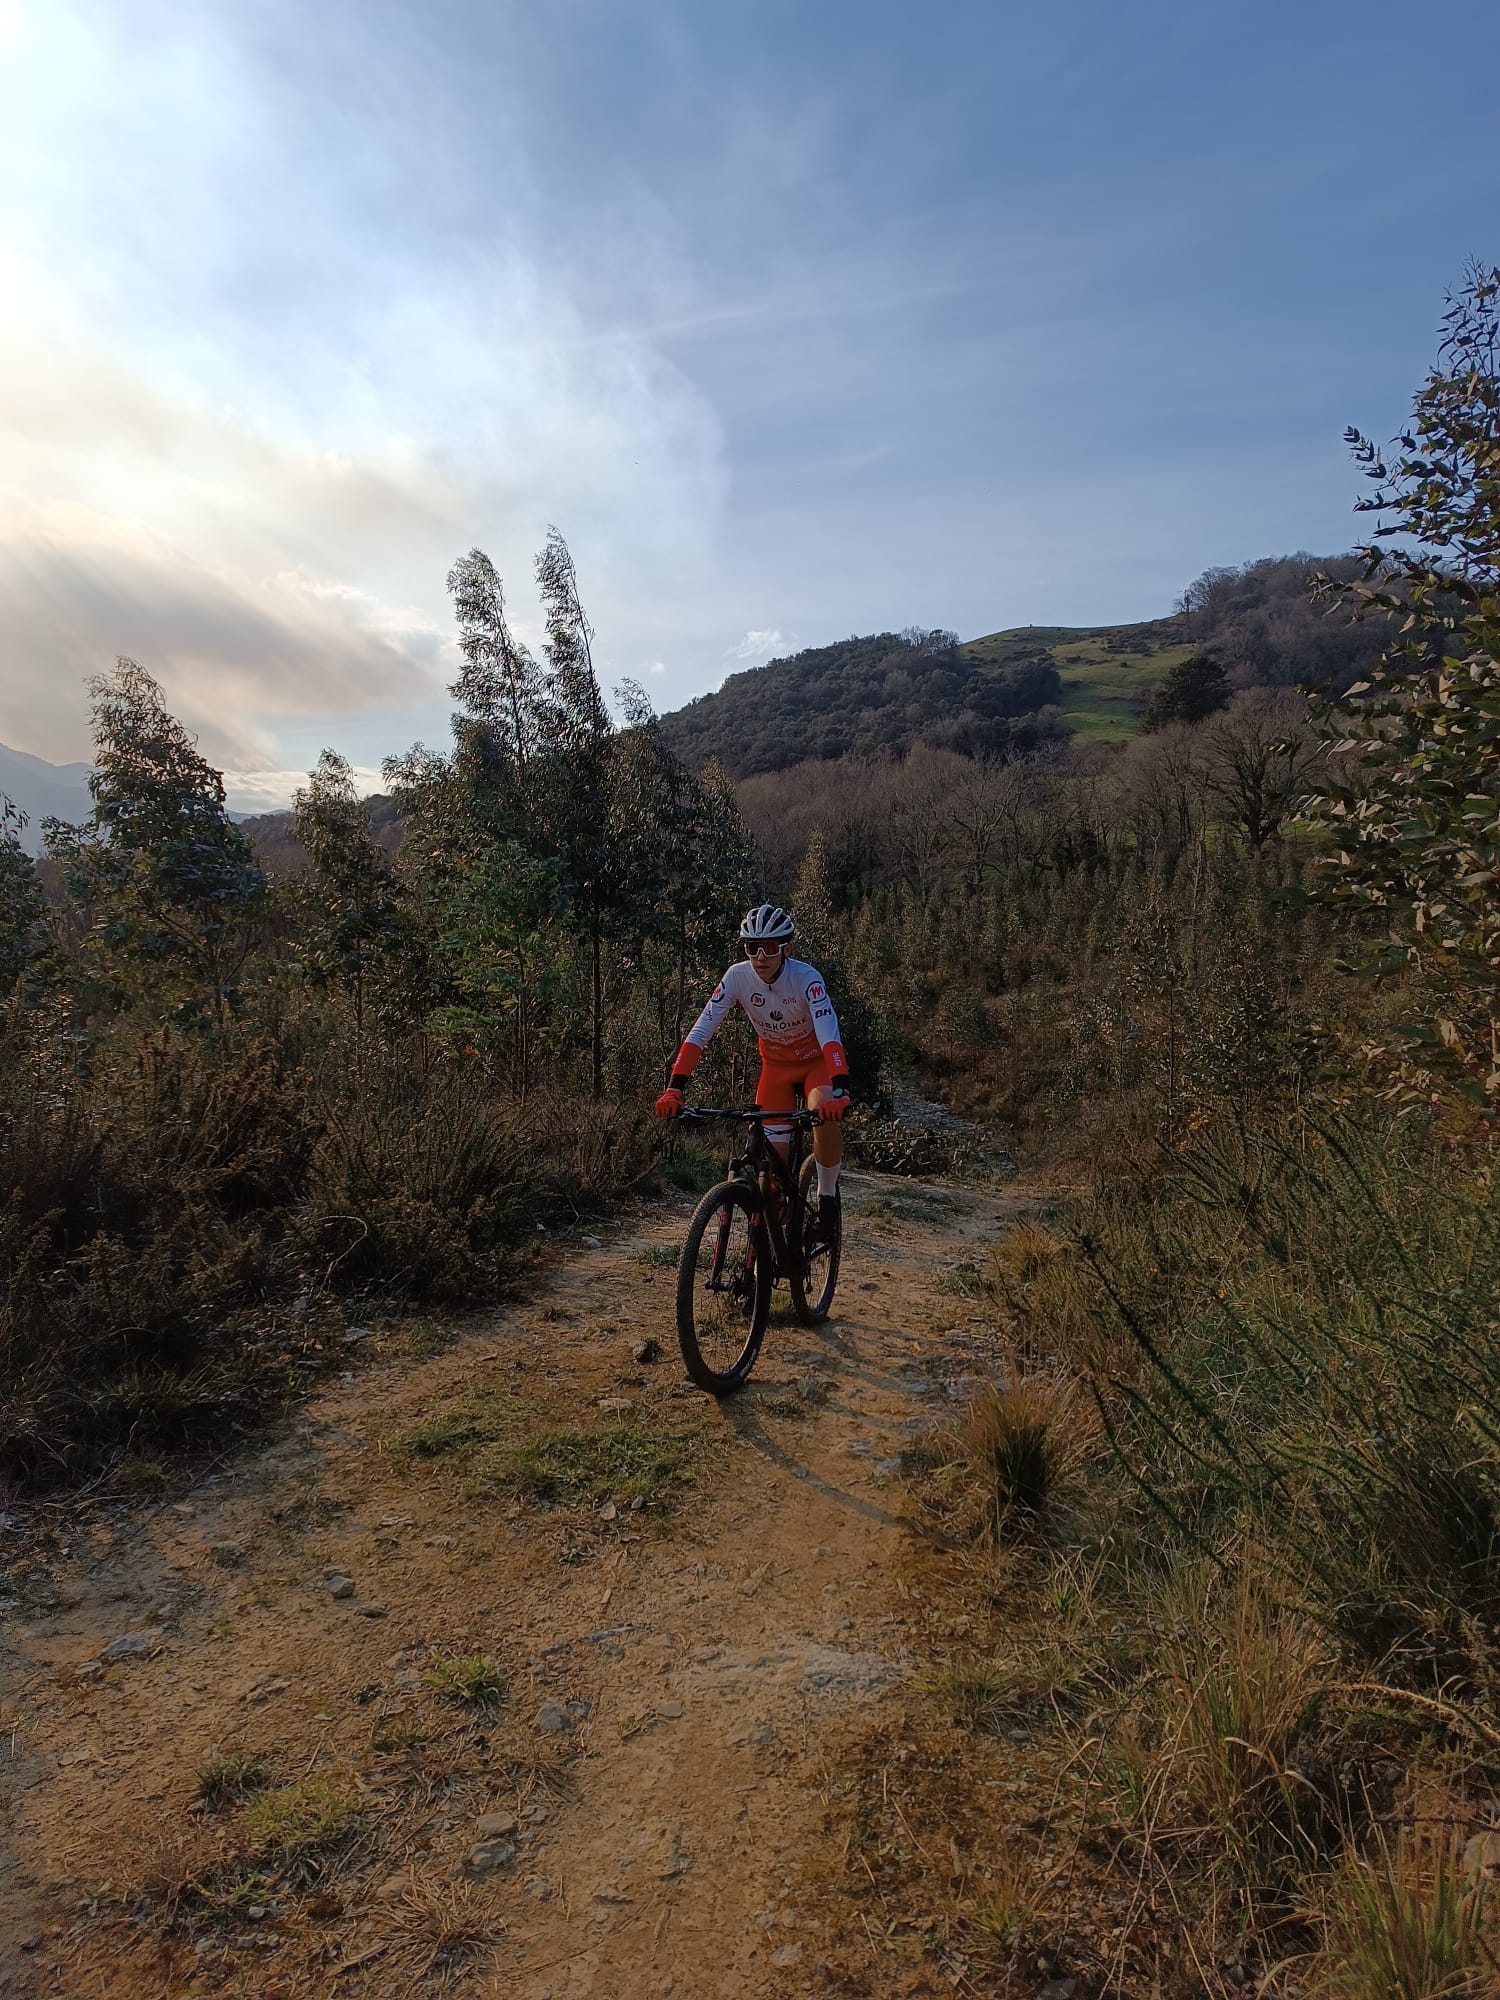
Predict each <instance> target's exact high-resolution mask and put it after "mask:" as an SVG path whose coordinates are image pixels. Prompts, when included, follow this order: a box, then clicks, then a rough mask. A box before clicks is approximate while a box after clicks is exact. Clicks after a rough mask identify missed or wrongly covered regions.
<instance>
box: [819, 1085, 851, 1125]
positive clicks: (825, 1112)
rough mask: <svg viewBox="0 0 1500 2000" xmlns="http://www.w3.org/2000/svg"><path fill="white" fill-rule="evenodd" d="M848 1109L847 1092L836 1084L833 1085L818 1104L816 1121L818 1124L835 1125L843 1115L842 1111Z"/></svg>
mask: <svg viewBox="0 0 1500 2000" xmlns="http://www.w3.org/2000/svg"><path fill="white" fill-rule="evenodd" d="M848 1109H849V1094H848V1092H847V1091H843V1090H840V1089H839V1088H838V1086H837V1085H835V1086H834V1088H833V1089H832V1090H831V1091H830V1092H829V1094H828V1096H827V1097H825V1098H824V1099H823V1102H822V1103H821V1104H820V1105H819V1106H818V1123H819V1124H820V1125H837V1123H838V1122H839V1120H840V1119H841V1118H842V1117H843V1115H844V1113H845V1112H846V1111H847V1110H848Z"/></svg>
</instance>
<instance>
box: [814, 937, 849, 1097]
mask: <svg viewBox="0 0 1500 2000" xmlns="http://www.w3.org/2000/svg"><path fill="white" fill-rule="evenodd" d="M804 991H805V993H806V995H807V1006H808V1012H809V1013H810V1014H811V1015H812V1024H813V1033H814V1034H815V1035H816V1036H817V1038H818V1047H819V1048H820V1049H821V1050H822V1051H823V1057H824V1060H825V1061H826V1063H827V1064H828V1074H829V1077H830V1079H831V1080H832V1084H833V1088H834V1090H835V1091H836V1092H837V1093H838V1095H839V1096H841V1097H847V1096H848V1094H849V1060H848V1058H847V1056H846V1055H845V1054H844V1044H843V1042H842V1041H841V1040H840V1039H839V1017H838V1015H837V1014H835V1013H834V1011H833V1002H832V1000H830V999H829V997H828V988H827V986H826V985H825V984H824V980H823V975H822V973H821V972H819V971H818V970H817V968H816V966H811V965H810V966H809V967H808V968H807V985H806V987H805V988H804Z"/></svg>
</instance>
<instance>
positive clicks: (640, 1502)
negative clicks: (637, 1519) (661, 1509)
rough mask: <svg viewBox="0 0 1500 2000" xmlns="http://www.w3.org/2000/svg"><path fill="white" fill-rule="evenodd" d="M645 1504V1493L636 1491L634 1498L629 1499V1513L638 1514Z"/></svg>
mask: <svg viewBox="0 0 1500 2000" xmlns="http://www.w3.org/2000/svg"><path fill="white" fill-rule="evenodd" d="M645 1504H646V1496H645V1494H644V1493H637V1494H636V1496H635V1498H634V1499H633V1500H632V1501H631V1503H630V1511H631V1513H632V1514H639V1513H640V1511H641V1509H642V1508H643V1507H644V1506H645Z"/></svg>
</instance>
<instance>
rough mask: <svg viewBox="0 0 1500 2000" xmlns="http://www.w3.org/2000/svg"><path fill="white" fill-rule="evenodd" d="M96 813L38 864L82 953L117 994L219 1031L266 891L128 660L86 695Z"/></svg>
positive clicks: (239, 835) (185, 744) (64, 833)
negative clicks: (80, 917) (57, 885)
mask: <svg viewBox="0 0 1500 2000" xmlns="http://www.w3.org/2000/svg"><path fill="white" fill-rule="evenodd" d="M89 693H90V696H91V698H92V726H93V738H94V770H93V773H92V775H91V776H90V778H89V791H90V794H91V795H92V798H93V801H94V805H93V811H92V812H91V814H90V815H89V817H88V819H87V820H86V821H85V822H84V823H83V825H82V826H68V825H65V824H64V823H63V822H62V821H60V820H55V819H49V820H47V821H45V822H44V824H43V833H44V837H45V841H46V847H47V852H48V853H49V854H50V855H51V857H52V858H53V860H54V861H56V863H57V864H58V867H59V869H60V871H61V874H62V878H63V882H64V884H65V886H66V888H67V891H68V894H69V895H70V896H71V897H72V898H73V899H74V901H75V902H76V903H77V904H79V905H80V906H81V908H82V909H83V911H84V912H85V916H86V921H87V924H88V930H87V937H86V941H85V950H86V952H87V953H88V955H89V956H90V957H91V958H92V959H93V960H94V962H95V963H96V964H97V965H98V966H99V967H100V969H101V970H102V971H103V972H104V973H105V974H106V976H107V977H109V978H110V979H111V980H113V981H114V982H115V984H116V985H117V986H118V987H119V988H120V989H121V990H123V991H124V992H126V993H136V994H150V995H151V996H153V997H156V998H163V999H165V998H171V999H174V1000H175V1001H177V1003H178V1004H179V1008H180V1011H181V1012H182V1014H183V1015H184V1017H191V1016H193V1015H195V1014H202V1013H205V1012H211V1013H212V1014H213V1015H214V1017H215V1018H216V1019H218V1020H219V1021H221V1022H222V1021H223V1019H224V1018H225V1016H226V1014H227V1013H228V1012H229V1010H230V1009H231V1008H232V1006H233V1004H234V1002H235V999H236V995H237V983H238V980H239V977H240V974H241V972H242V970H243V968H244V964H245V961H246V959H247V958H248V956H249V954H250V951H251V949H252V947H253V945H254V943H255V940H256V936H257V925H258V921H259V919H260V917H261V915H262V912H263V910H264V905H265V894H266V883H265V876H264V874H263V873H262V871H261V867H260V863H259V862H258V861H257V860H256V858H255V852H254V849H253V848H252V847H251V845H250V842H249V840H248V839H247V838H246V836H245V834H244V833H243V832H242V831H241V829H240V828H239V827H237V826H236V825H235V824H234V822H233V821H232V820H231V819H230V817H229V814H228V812H227V811H226V809H225V804H224V780H223V777H222V775H221V774H220V773H219V772H218V771H216V770H214V768H213V766H212V765H211V764H210V763H209V762H208V760H207V759H206V758H205V757H204V756H203V755H202V754H201V753H200V751H199V749H198V746H197V742H196V740H195V738H193V737H192V736H191V735H190V734H189V733H188V731H187V730H186V729H185V728H184V727H183V725H182V723H181V722H179V721H178V719H177V718H176V717H175V716H174V715H173V714H172V713H171V712H170V711H169V710H168V708H167V706H166V703H165V701H164V699H163V697H162V691H161V688H160V686H159V685H158V684H157V682H156V681H155V680H154V679H153V678H152V676H151V675H150V674H149V673H147V671H146V669H145V668H144V667H142V666H139V665H137V663H136V662H135V661H134V660H129V659H124V658H122V659H119V660H117V661H116V663H115V665H114V667H113V669H112V670H111V671H110V672H109V673H106V674H99V675H97V676H96V677H95V678H94V679H93V680H92V681H90V683H89Z"/></svg>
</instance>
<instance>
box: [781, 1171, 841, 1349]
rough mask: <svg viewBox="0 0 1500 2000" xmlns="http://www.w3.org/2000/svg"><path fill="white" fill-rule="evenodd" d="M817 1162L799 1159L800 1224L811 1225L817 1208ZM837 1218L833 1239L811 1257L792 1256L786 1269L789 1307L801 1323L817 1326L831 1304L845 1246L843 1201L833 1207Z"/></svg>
mask: <svg viewBox="0 0 1500 2000" xmlns="http://www.w3.org/2000/svg"><path fill="white" fill-rule="evenodd" d="M817 1171H818V1169H817V1162H816V1161H815V1160H812V1159H807V1160H804V1161H803V1162H802V1171H801V1173H800V1174H798V1176H797V1187H798V1191H799V1192H800V1193H801V1196H802V1200H803V1202H804V1204H805V1205H806V1206H805V1208H804V1223H803V1227H804V1229H806V1230H812V1229H814V1228H815V1227H816V1226H817V1225H816V1220H815V1218H816V1216H817V1212H818V1182H817ZM836 1216H837V1220H836V1221H835V1223H834V1227H833V1240H832V1241H831V1242H829V1243H820V1244H818V1245H817V1246H816V1248H815V1249H814V1250H813V1253H812V1255H811V1256H810V1257H808V1256H803V1257H800V1258H798V1257H794V1258H793V1259H792V1266H793V1268H792V1269H791V1270H790V1271H788V1273H787V1285H788V1288H789V1289H790V1291H791V1294H792V1310H793V1312H795V1313H796V1315H797V1317H798V1319H800V1320H801V1322H802V1324H803V1325H804V1326H817V1325H819V1324H820V1323H821V1322H822V1321H823V1320H825V1319H827V1317H828V1315H829V1312H830V1311H831V1309H832V1307H833V1294H834V1292H835V1290H836V1289H837V1287H838V1282H839V1260H840V1258H841V1256H842V1255H843V1248H844V1214H843V1204H842V1203H840V1205H839V1207H838V1209H837V1211H836Z"/></svg>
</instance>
